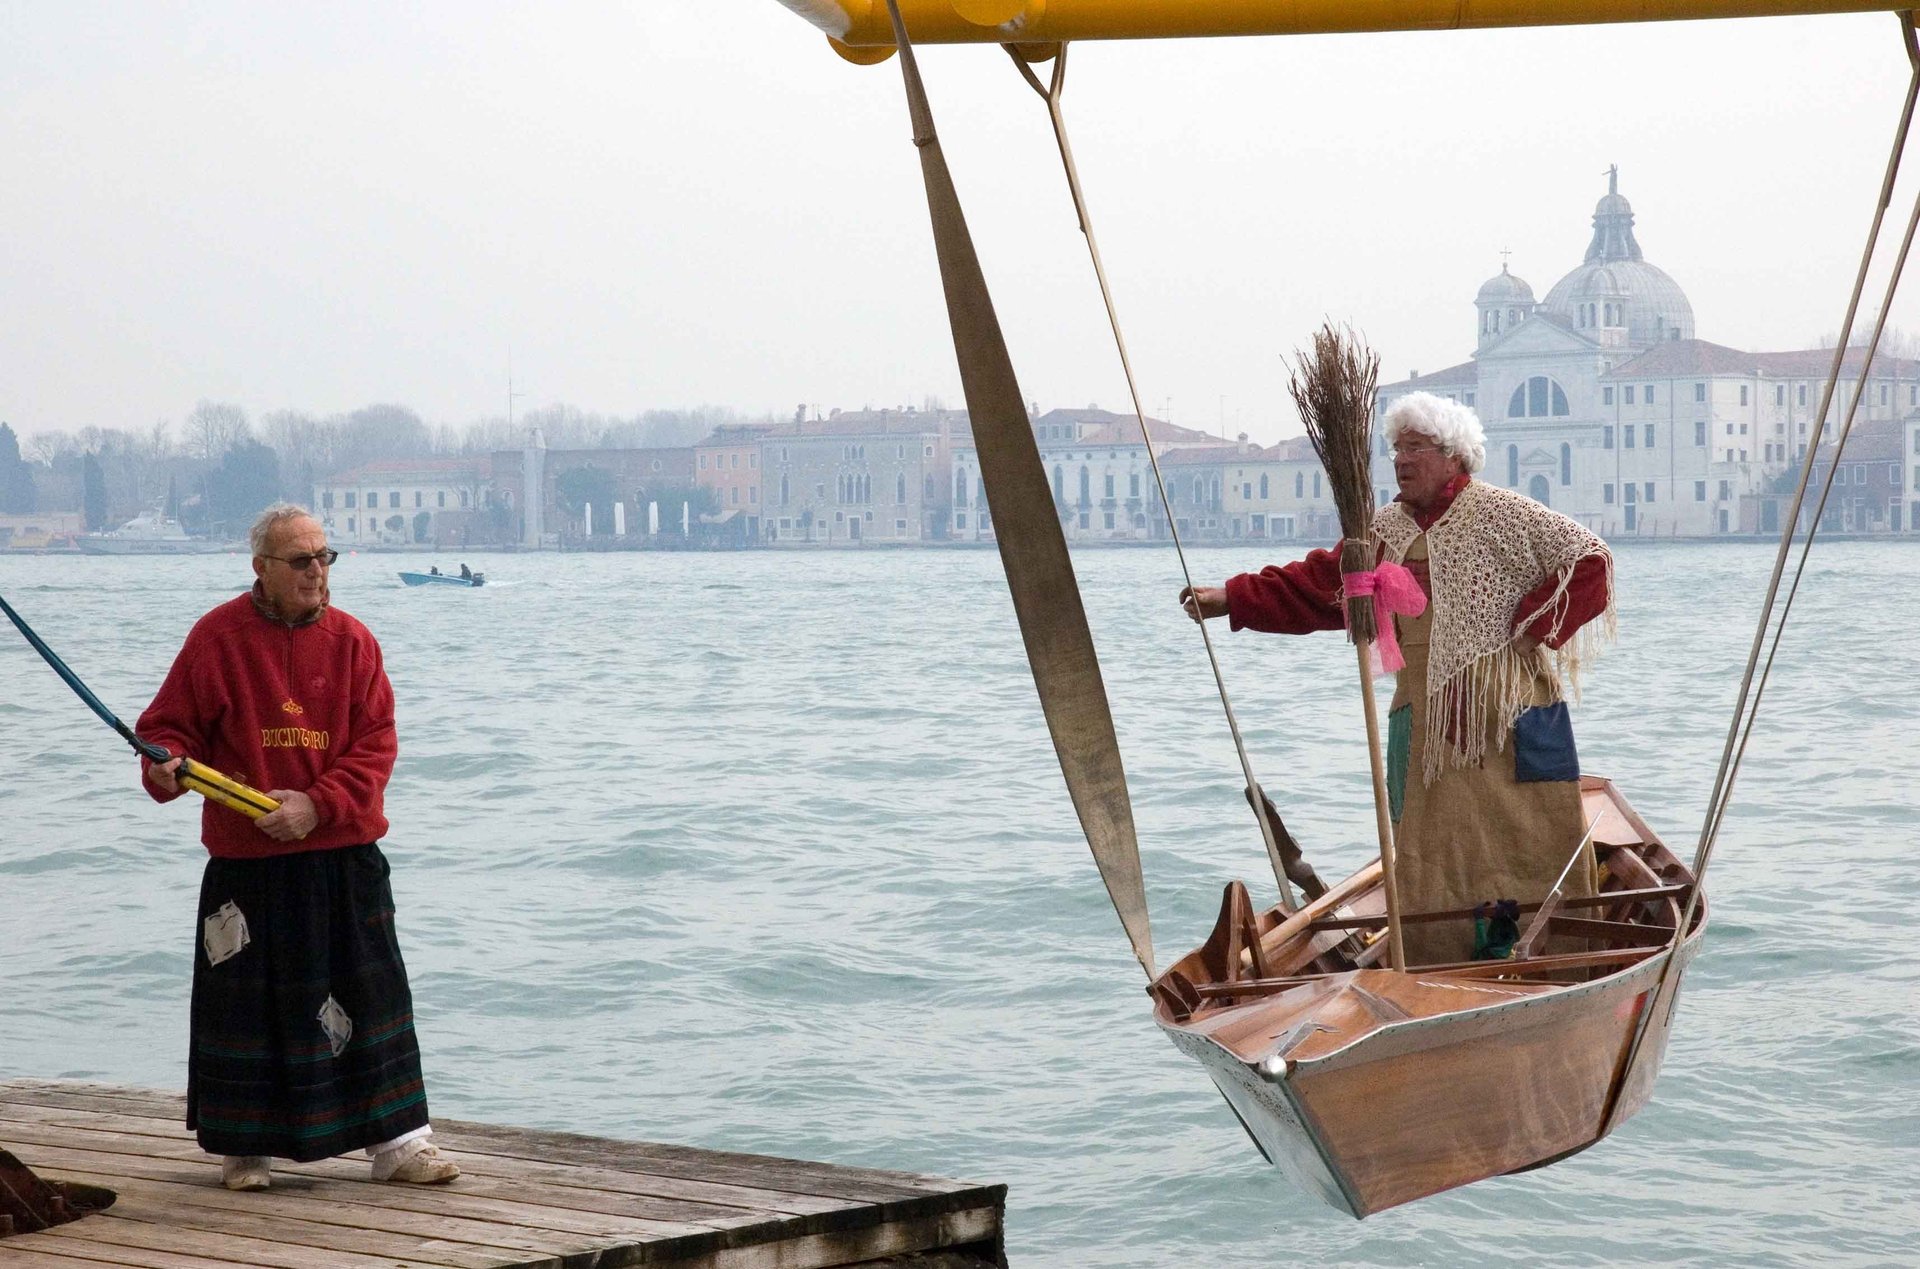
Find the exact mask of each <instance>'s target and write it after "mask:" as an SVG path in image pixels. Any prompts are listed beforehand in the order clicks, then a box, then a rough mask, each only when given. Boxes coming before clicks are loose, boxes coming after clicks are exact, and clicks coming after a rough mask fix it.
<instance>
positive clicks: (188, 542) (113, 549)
mask: <svg viewBox="0 0 1920 1269" xmlns="http://www.w3.org/2000/svg"><path fill="white" fill-rule="evenodd" d="M74 542H75V543H76V544H77V545H78V546H79V547H80V550H81V551H82V552H84V553H85V554H87V555H215V554H219V553H220V552H222V551H241V550H245V549H246V543H244V542H216V541H213V540H212V539H210V538H196V537H194V536H192V535H191V534H189V533H188V532H187V531H186V530H185V529H183V528H181V527H180V522H179V521H178V520H173V519H170V518H168V517H167V516H164V515H162V514H161V513H160V512H158V511H148V512H145V513H143V514H141V515H137V516H135V517H134V518H133V519H131V520H129V521H127V522H126V523H125V524H123V525H121V526H120V527H119V528H117V529H108V530H107V531H106V532H105V533H83V534H81V535H80V536H79V537H77V538H75V539H74Z"/></svg>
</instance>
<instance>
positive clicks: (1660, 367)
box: [1607, 339, 1920, 379]
mask: <svg viewBox="0 0 1920 1269" xmlns="http://www.w3.org/2000/svg"><path fill="white" fill-rule="evenodd" d="M1865 352H1866V350H1865V349H1863V348H1850V349H1848V350H1847V358H1846V364H1845V367H1844V368H1843V370H1842V376H1843V377H1845V376H1846V375H1848V374H1852V375H1858V374H1859V373H1860V364H1861V360H1862V357H1863V356H1864V354H1865ZM1832 368H1833V349H1831V348H1807V349H1802V350H1799V351H1796V352H1741V351H1740V350H1739V349H1737V348H1728V347H1727V346H1726V345H1724V344H1715V343H1709V342H1708V341H1706V340H1704V339H1676V340H1670V341H1668V342H1667V343H1664V344H1656V345H1655V346H1653V347H1652V348H1649V349H1648V350H1647V351H1645V352H1643V353H1641V354H1640V355H1639V356H1638V357H1635V358H1633V359H1632V360H1631V361H1623V362H1621V363H1620V364H1619V365H1617V366H1615V367H1614V368H1613V369H1612V370H1611V371H1610V372H1609V373H1608V375H1607V377H1609V378H1613V379H1645V378H1648V377H1652V378H1676V377H1679V376H1684V375H1759V376H1764V377H1767V378H1773V379H1823V378H1825V377H1826V375H1827V373H1828V371H1830V370H1831V369H1832ZM1873 372H1874V375H1875V377H1876V378H1877V377H1881V376H1887V377H1891V376H1894V375H1898V376H1899V377H1901V378H1903V379H1913V378H1920V361H1914V360H1911V359H1909V358H1905V357H1890V356H1888V355H1887V354H1886V353H1884V352H1881V353H1877V354H1875V356H1874V359H1873Z"/></svg>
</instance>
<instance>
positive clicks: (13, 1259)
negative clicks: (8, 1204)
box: [0, 1238, 126, 1269]
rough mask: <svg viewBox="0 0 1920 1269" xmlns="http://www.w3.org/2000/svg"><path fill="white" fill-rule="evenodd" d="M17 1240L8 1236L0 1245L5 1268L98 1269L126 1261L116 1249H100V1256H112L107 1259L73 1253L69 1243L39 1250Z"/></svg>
mask: <svg viewBox="0 0 1920 1269" xmlns="http://www.w3.org/2000/svg"><path fill="white" fill-rule="evenodd" d="M19 1241H20V1240H19V1239H17V1238H9V1239H8V1240H7V1241H6V1243H5V1245H4V1246H0V1256H4V1260H0V1264H5V1265H6V1267H7V1269H99V1267H100V1266H101V1265H124V1264H126V1261H124V1260H122V1259H119V1252H118V1250H117V1249H114V1250H109V1249H106V1248H102V1249H101V1255H102V1256H112V1257H114V1258H113V1259H110V1260H108V1259H100V1258H89V1257H86V1256H79V1255H75V1254H74V1253H73V1249H72V1247H71V1246H70V1245H69V1246H63V1247H55V1248H52V1249H50V1250H47V1251H41V1250H38V1249H30V1248H25V1247H17V1246H15V1245H14V1244H16V1243H17V1242H19Z"/></svg>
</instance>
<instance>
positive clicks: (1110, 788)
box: [887, 0, 1155, 979]
mask: <svg viewBox="0 0 1920 1269" xmlns="http://www.w3.org/2000/svg"><path fill="white" fill-rule="evenodd" d="M887 8H888V10H889V11H890V12H891V14H892V17H893V29H894V37H895V40H896V41H897V43H898V47H899V49H900V71H901V74H902V76H903V77H904V78H905V80H906V90H907V106H908V109H909V111H910V113H911V115H912V118H913V143H914V145H916V146H918V147H919V149H920V171H921V176H922V177H923V179H924V180H925V182H926V187H927V210H928V212H929V214H930V216H931V218H932V221H933V241H934V248H935V250H936V252H937V254H938V256H939V261H940V283H941V286H942V288H943V289H944V290H945V292H946V299H947V320H948V322H949V323H950V324H951V326H952V327H953V348H954V353H955V356H956V357H957V358H958V360H959V365H960V383H961V387H962V389H963V391H964V392H965V394H966V398H967V413H968V416H969V418H970V420H971V422H972V426H973V438H974V445H975V449H976V451H977V452H978V454H979V457H980V479H981V483H982V484H983V485H985V487H986V495H987V507H988V509H989V511H990V512H991V513H992V515H993V522H994V524H993V527H994V540H995V542H996V543H997V544H998V545H999V548H1000V561H1001V564H1002V565H1003V566H1004V567H1005V569H1006V574H1007V588H1008V590H1010V591H1011V592H1012V595H1013V609H1014V614H1015V615H1016V616H1017V617H1018V618H1019V622H1020V636H1021V638H1022V639H1023V640H1024V641H1025V643H1026V647H1027V662H1028V664H1029V665H1030V666H1031V667H1032V669H1033V682H1034V686H1035V688H1036V689H1038V691H1039V694H1040V708H1041V710H1042V711H1043V712H1044V713H1045V715H1046V719H1047V730H1048V731H1049V732H1050V733H1051V734H1052V737H1053V748H1054V752H1055V753H1056V754H1058V755H1059V758H1060V771H1061V774H1062V775H1064V776H1065V777H1066V782H1067V792H1068V794H1069V795H1071V797H1072V798H1073V806H1074V810H1075V811H1076V812H1077V813H1078V814H1079V816H1080V826H1081V829H1082V830H1083V831H1084V832H1085V833H1086V836H1087V845H1088V846H1090V847H1091V848H1092V850H1093V857H1094V861H1095V863H1097V864H1098V865H1099V867H1100V876H1101V879H1102V880H1103V881H1105V882H1106V886H1107V895H1108V896H1109V897H1110V898H1111V899H1112V900H1113V907H1114V910H1115V911H1116V912H1117V913H1119V916H1120V924H1121V925H1122V926H1124V927H1125V928H1126V931H1127V939H1128V941H1129V942H1130V943H1132V945H1133V954H1134V957H1135V958H1136V959H1137V960H1138V961H1139V962H1140V967H1141V968H1142V969H1144V970H1145V971H1146V972H1147V977H1148V978H1150V979H1151V978H1153V977H1155V973H1154V966H1153V938H1152V935H1151V933H1150V931H1149V929H1148V923H1147V895H1146V886H1145V883H1144V881H1143V880H1142V878H1141V874H1140V847H1139V843H1138V840H1137V838H1136V836H1135V833H1134V826H1133V805H1132V802H1131V801H1130V799H1129V798H1128V796H1127V776H1126V771H1125V770H1124V769H1123V768H1122V766H1121V763H1120V745H1119V741H1118V740H1117V739H1116V737H1115V735H1114V730H1113V712H1112V709H1111V708H1110V707H1109V706H1108V704H1107V690H1106V685H1105V683H1104V682H1103V681H1102V679H1101V677H1100V660H1099V658H1098V656H1096V655H1095V652H1094V647H1093V633H1092V631H1090V630H1089V629H1088V628H1087V614H1086V609H1085V607H1084V606H1083V605H1082V604H1081V601H1080V587H1079V584H1078V583H1077V582H1076V581H1075V579H1074V575H1073V563H1072V561H1071V560H1070V559H1069V558H1068V556H1067V542H1066V537H1065V535H1064V534H1063V533H1062V532H1061V529H1060V518H1059V515H1058V514H1057V513H1056V512H1055V510H1054V502H1053V490H1052V489H1051V488H1050V487H1049V486H1048V484H1047V478H1046V472H1045V469H1044V468H1043V467H1042V466H1041V464H1040V448H1039V444H1038V442H1037V441H1035V439H1034V435H1033V429H1032V427H1031V426H1029V423H1028V420H1027V407H1026V401H1025V398H1024V397H1022V396H1021V393H1020V384H1019V381H1018V380H1017V379H1016V378H1015V376H1014V373H1013V362H1012V360H1011V359H1010V358H1009V357H1008V356H1007V344H1006V340H1005V338H1004V337H1003V336H1002V335H1001V333H1000V322H999V319H998V318H997V317H996V316H995V315H994V311H993V298H992V296H991V295H989V294H988V292H987V282H986V277H985V276H984V275H983V274H982V273H981V270H980V258H979V256H978V255H977V254H976V253H975V251H974V247H973V238H972V235H971V234H970V233H969V232H968V230H967V221H966V217H965V215H964V214H963V213H962V212H961V209H960V199H959V196H958V194H957V193H956V192H955V190H954V187H953V177H952V175H951V173H949V172H948V170H947V161H946V157H945V156H944V155H943V154H942V153H941V150H940V139H939V137H938V135H937V134H936V133H935V132H934V127H933V111H932V109H931V108H930V107H929V106H928V104H927V96H926V90H925V88H924V86H923V85H922V84H921V81H920V69H919V67H918V65H917V64H916V63H915V61H914V56H913V45H912V44H911V43H910V42H909V41H908V39H907V29H906V25H905V23H903V22H902V21H901V19H900V10H899V7H898V5H897V4H896V2H895V0H887Z"/></svg>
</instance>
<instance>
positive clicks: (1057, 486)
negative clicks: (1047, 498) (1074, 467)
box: [1053, 463, 1067, 502]
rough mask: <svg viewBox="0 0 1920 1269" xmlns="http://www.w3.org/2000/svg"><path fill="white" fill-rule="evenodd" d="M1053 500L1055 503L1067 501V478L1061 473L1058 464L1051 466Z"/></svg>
mask: <svg viewBox="0 0 1920 1269" xmlns="http://www.w3.org/2000/svg"><path fill="white" fill-rule="evenodd" d="M1053 500H1054V501H1055V502H1065V501H1066V500H1067V478H1066V476H1065V475H1064V474H1062V473H1061V471H1060V464H1058V463H1055V464H1054V465H1053Z"/></svg>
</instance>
